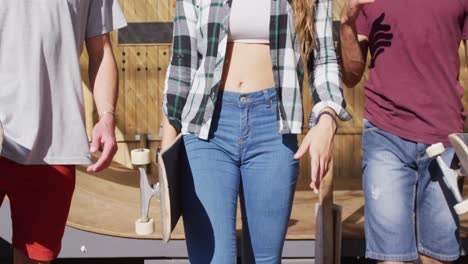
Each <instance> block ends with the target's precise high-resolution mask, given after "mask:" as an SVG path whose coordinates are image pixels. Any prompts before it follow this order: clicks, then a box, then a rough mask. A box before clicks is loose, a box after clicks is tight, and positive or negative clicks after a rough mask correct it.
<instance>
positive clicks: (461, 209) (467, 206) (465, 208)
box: [453, 200, 468, 215]
mask: <svg viewBox="0 0 468 264" xmlns="http://www.w3.org/2000/svg"><path fill="white" fill-rule="evenodd" d="M453 209H455V212H457V214H458V215H462V214H464V213H466V212H468V200H465V201H463V202H461V203H458V204H456V205H455V206H454V207H453Z"/></svg>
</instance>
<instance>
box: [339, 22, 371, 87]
mask: <svg viewBox="0 0 468 264" xmlns="http://www.w3.org/2000/svg"><path fill="white" fill-rule="evenodd" d="M339 46H340V52H341V69H342V74H343V82H344V83H345V84H346V85H347V86H348V87H354V86H355V85H356V84H357V83H359V81H360V80H361V77H362V75H363V73H364V68H365V65H366V62H365V61H364V56H363V54H362V51H361V46H360V45H359V41H358V38H357V33H356V24H355V21H354V20H352V19H347V18H342V21H341V27H340V45H339Z"/></svg>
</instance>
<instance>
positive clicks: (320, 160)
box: [294, 115, 336, 193]
mask: <svg viewBox="0 0 468 264" xmlns="http://www.w3.org/2000/svg"><path fill="white" fill-rule="evenodd" d="M335 131H336V125H335V122H334V121H333V119H332V118H331V117H330V116H328V115H323V116H322V117H321V118H320V120H319V123H318V124H317V125H316V126H315V127H313V128H311V129H310V130H309V132H308V133H307V135H306V136H305V137H304V140H303V141H302V143H301V146H300V147H299V149H298V151H297V152H296V154H295V155H294V158H295V159H300V158H301V157H302V156H303V155H304V154H305V153H306V152H307V150H309V154H310V169H311V184H310V188H311V189H312V190H314V192H315V193H318V189H319V187H320V180H321V179H322V178H323V177H324V176H325V175H326V174H327V172H328V169H329V166H330V161H331V159H332V155H333V139H334V136H335Z"/></svg>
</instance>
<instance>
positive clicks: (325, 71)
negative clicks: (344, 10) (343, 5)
mask: <svg viewBox="0 0 468 264" xmlns="http://www.w3.org/2000/svg"><path fill="white" fill-rule="evenodd" d="M231 1H232V0H230V1H228V0H177V2H176V16H175V20H174V40H173V46H172V59H171V63H170V65H169V68H168V72H167V78H166V83H165V87H164V100H163V110H164V113H165V114H166V116H167V118H168V119H169V121H170V123H171V125H173V126H174V127H175V128H176V129H177V130H178V131H182V133H184V134H187V133H193V134H196V135H198V137H200V138H202V139H207V138H208V135H209V132H210V126H211V120H212V117H213V112H214V109H215V102H216V99H217V94H218V91H219V87H220V82H221V78H222V71H223V66H224V58H225V54H226V46H227V40H228V30H229V29H228V27H229V14H230V9H231V8H230V6H231ZM234 1H235V0H234ZM294 19H295V18H294V14H293V10H292V7H291V5H290V3H289V2H288V1H287V0H271V17H270V50H271V59H272V64H273V69H272V70H273V75H274V81H275V84H276V87H277V89H278V92H279V94H280V96H279V98H280V101H279V104H278V130H279V132H281V133H294V134H300V133H301V132H302V126H303V115H304V114H303V107H302V84H303V79H304V67H303V64H302V60H301V54H300V50H299V43H298V39H297V35H296V32H295V23H294ZM315 25H316V32H317V38H316V39H317V45H316V49H315V51H314V53H313V55H312V56H311V58H310V59H309V62H308V67H307V69H308V72H309V76H310V88H311V93H312V97H313V100H314V102H315V106H314V109H313V110H312V114H311V119H310V120H309V125H310V126H313V125H314V124H315V121H316V120H315V119H316V116H317V115H318V113H319V112H320V111H321V110H322V109H323V108H325V107H331V108H332V109H334V110H335V112H336V113H337V114H338V115H339V117H340V119H342V120H349V119H350V118H351V116H350V115H349V113H348V112H347V111H346V110H345V107H346V104H345V101H344V99H343V93H342V85H341V78H340V71H339V66H338V62H337V58H336V53H335V47H334V41H333V34H332V0H317V1H316V11H315Z"/></svg>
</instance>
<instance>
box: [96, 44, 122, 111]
mask: <svg viewBox="0 0 468 264" xmlns="http://www.w3.org/2000/svg"><path fill="white" fill-rule="evenodd" d="M89 79H90V82H91V86H92V87H93V94H94V100H95V103H96V108H97V111H98V114H99V115H102V114H103V113H106V112H112V113H114V112H115V106H116V102H117V93H118V72H117V65H116V62H115V59H114V56H113V53H112V48H111V46H110V43H108V44H105V45H104V47H103V49H102V52H99V53H97V54H96V53H95V54H93V55H90V57H89Z"/></svg>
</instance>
